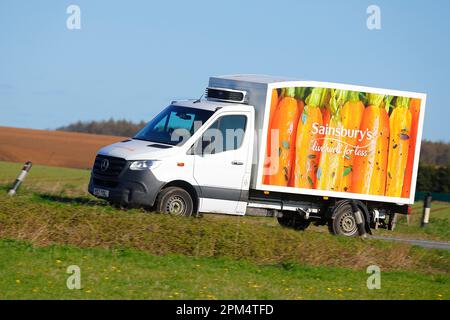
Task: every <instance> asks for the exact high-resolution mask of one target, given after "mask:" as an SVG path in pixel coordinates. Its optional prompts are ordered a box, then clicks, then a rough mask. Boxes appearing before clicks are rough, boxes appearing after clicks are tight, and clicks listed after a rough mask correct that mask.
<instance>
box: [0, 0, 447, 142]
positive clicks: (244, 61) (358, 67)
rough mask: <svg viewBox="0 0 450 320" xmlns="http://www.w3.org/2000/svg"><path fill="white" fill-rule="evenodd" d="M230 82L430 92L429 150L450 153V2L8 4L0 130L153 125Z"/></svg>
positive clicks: (4, 4)
mask: <svg viewBox="0 0 450 320" xmlns="http://www.w3.org/2000/svg"><path fill="white" fill-rule="evenodd" d="M70 4H76V5H79V6H80V8H81V30H73V31H70V30H68V29H67V28H66V19H67V17H68V15H67V13H66V8H67V7H68V6H69V5H70ZM371 4H376V5H378V6H379V7H380V8H381V23H382V29H381V30H374V31H370V30H368V29H367V27H366V19H367V14H366V9H367V7H368V6H369V5H371ZM233 73H261V74H271V75H281V76H288V77H294V78H303V79H311V80H320V81H330V82H341V83H349V84H357V85H366V86H374V87H381V88H391V89H398V90H407V91H418V92H425V93H427V94H428V103H427V112H426V115H425V127H424V138H426V139H431V140H444V141H450V125H449V122H448V121H449V119H450V105H449V101H450V99H449V95H450V90H449V89H450V86H449V85H450V84H449V80H448V79H449V74H450V1H447V0H441V1H439V0H433V1H406V0H403V1H400V0H389V1H380V0H371V1H364V0H341V1H336V0H330V1H318V0H315V1H283V0H278V1H242V0H241V1H238V0H236V1H235V0H227V1H222V2H214V1H194V0H190V1H158V2H156V1H100V0H96V1H84V0H83V1H82V0H71V1H56V0H55V1H50V0H46V1H44V0H42V1H23V0H1V1H0V125H4V126H17V127H30V128H37V129H44V128H51V129H53V128H56V127H58V126H61V125H65V124H68V123H71V122H74V121H77V120H100V119H107V118H110V117H113V118H116V119H119V118H125V119H129V120H135V121H138V120H149V119H150V118H151V117H152V116H153V115H154V114H155V113H156V112H158V111H159V110H160V109H161V108H162V107H163V106H165V105H167V104H168V103H169V102H170V101H171V100H172V99H180V98H196V97H199V96H200V95H201V94H202V93H203V91H204V89H205V87H206V85H207V80H208V77H209V76H210V75H220V74H233Z"/></svg>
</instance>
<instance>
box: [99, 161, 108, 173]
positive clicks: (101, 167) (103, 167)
mask: <svg viewBox="0 0 450 320" xmlns="http://www.w3.org/2000/svg"><path fill="white" fill-rule="evenodd" d="M108 167H109V160H108V159H103V160H102V163H101V165H100V169H101V170H102V171H106V170H108Z"/></svg>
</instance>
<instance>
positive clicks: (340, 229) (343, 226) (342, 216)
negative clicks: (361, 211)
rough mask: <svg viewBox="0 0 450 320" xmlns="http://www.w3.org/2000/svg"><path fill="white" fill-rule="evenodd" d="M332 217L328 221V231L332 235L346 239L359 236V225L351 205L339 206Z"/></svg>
mask: <svg viewBox="0 0 450 320" xmlns="http://www.w3.org/2000/svg"><path fill="white" fill-rule="evenodd" d="M332 217H333V218H331V219H330V220H329V221H328V230H329V231H330V233H331V234H334V235H341V236H346V237H357V236H359V232H358V225H357V224H356V218H355V215H354V213H353V210H352V206H351V204H350V203H344V204H341V205H337V206H336V207H335V209H334V212H333V214H332ZM363 219H364V217H363Z"/></svg>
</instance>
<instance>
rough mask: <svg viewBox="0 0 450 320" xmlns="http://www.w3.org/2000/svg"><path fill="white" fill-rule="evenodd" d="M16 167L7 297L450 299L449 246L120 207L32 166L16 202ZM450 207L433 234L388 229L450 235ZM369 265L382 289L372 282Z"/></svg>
mask: <svg viewBox="0 0 450 320" xmlns="http://www.w3.org/2000/svg"><path fill="white" fill-rule="evenodd" d="M20 168H21V165H20V164H11V163H6V162H0V239H14V240H0V257H2V258H0V277H1V278H0V298H2V297H3V298H155V299H157V298H163V299H165V298H170V299H172V298H180V299H181V298H182V299H187V298H193V299H196V298H207V299H212V298H219V299H225V298H239V299H248V298H252V299H259V298H275V299H293V298H303V299H316V298H322V299H340V298H342V299H357V298H367V299H380V298H383V299H406V298H420V299H421V298H427V299H435V298H444V299H448V287H449V286H448V272H449V270H450V252H448V251H442V250H428V249H423V248H419V247H414V246H410V245H408V244H403V243H396V242H387V241H381V240H374V239H370V240H363V239H359V238H351V239H349V238H344V237H335V236H331V235H329V234H328V232H327V230H326V228H325V227H311V228H309V229H308V230H307V231H306V232H297V231H294V230H288V229H284V228H281V227H280V226H279V225H278V223H277V221H276V219H271V218H257V217H237V216H223V215H204V216H203V217H201V218H199V219H195V218H183V217H172V216H168V215H162V214H151V213H148V212H146V211H144V210H140V209H133V210H118V209H116V208H114V207H111V206H109V205H107V204H106V202H104V201H101V200H97V199H96V198H94V197H92V196H90V195H88V194H87V191H86V186H87V182H88V179H89V171H87V170H77V169H64V168H52V167H45V166H34V167H33V169H32V171H31V172H30V174H29V176H28V177H27V179H26V181H25V183H24V185H23V187H22V188H21V189H20V190H19V193H18V194H17V195H16V196H15V197H8V196H6V190H7V185H8V184H9V183H11V182H12V181H13V180H14V179H15V177H16V175H17V173H18V172H19V170H20ZM447 205H448V204H444V203H436V204H435V205H434V208H435V209H436V210H437V211H436V213H435V214H433V212H432V220H431V223H430V226H429V227H428V228H427V229H425V230H424V229H420V228H415V227H414V225H417V221H416V220H413V219H417V217H419V215H418V214H419V213H417V215H413V216H412V217H411V220H410V224H411V226H409V227H407V226H406V225H405V223H404V221H402V220H400V221H399V228H398V229H399V232H389V235H393V236H398V235H402V236H405V237H414V238H435V239H444V240H445V239H448V222H449V221H448V216H449V212H448V209H446V206H447ZM442 208H444V209H443V210H441V209H442ZM415 212H420V204H417V205H416V208H415ZM440 220H442V222H438V223H436V221H440ZM382 232H383V231H381V230H379V231H377V233H382ZM17 240H18V241H19V242H17ZM57 260H58V261H61V262H59V263H58V262H57ZM69 264H77V265H79V266H80V267H81V268H82V273H83V276H82V277H83V279H84V280H82V283H83V290H81V291H71V290H68V289H67V288H66V287H65V279H66V278H67V274H65V268H66V267H67V266H68V265H69ZM372 264H375V265H378V266H380V267H381V270H382V271H383V279H384V280H382V281H383V284H382V288H383V289H382V290H376V291H370V290H367V288H366V287H365V281H366V279H367V275H366V274H365V270H366V268H367V266H369V265H372ZM30 266H31V267H30ZM198 266H200V267H198ZM113 267H114V268H113ZM117 270H120V272H119V271H117ZM226 270H228V271H226ZM105 277H107V278H108V279H106V278H105ZM16 280H20V281H17V282H19V283H16ZM283 280H284V281H283ZM414 286H416V287H417V289H415V287H414ZM205 288H206V289H205ZM328 288H329V289H328ZM348 288H352V289H351V290H348ZM446 288H447V291H445V289H446ZM176 293H177V294H176ZM438 294H441V295H442V296H438Z"/></svg>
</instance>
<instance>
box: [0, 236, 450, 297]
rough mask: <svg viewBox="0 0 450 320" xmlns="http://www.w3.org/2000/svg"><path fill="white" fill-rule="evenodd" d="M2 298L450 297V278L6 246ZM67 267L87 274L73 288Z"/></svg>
mask: <svg viewBox="0 0 450 320" xmlns="http://www.w3.org/2000/svg"><path fill="white" fill-rule="evenodd" d="M0 255H1V256H2V257H8V259H1V260H0V288H1V290H0V299H17V298H19V299H449V296H450V291H449V285H450V279H449V278H450V277H449V276H447V275H432V274H429V275H425V274H418V273H414V272H405V271H401V272H384V271H383V270H382V271H381V289H380V290H369V289H367V286H366V281H367V278H368V276H369V275H368V274H366V271H365V270H359V271H353V270H349V269H343V268H331V267H310V266H305V265H298V264H290V263H283V264H277V265H258V264H255V263H252V262H249V261H235V260H230V259H226V258H205V257H186V256H179V255H165V256H155V255H149V254H146V253H143V252H139V251H136V250H126V249H116V250H104V249H80V248H76V247H71V246H48V247H44V248H36V247H33V246H32V245H30V244H29V243H26V242H18V241H11V240H1V241H0ZM69 265H77V266H79V267H80V269H81V286H82V288H81V289H80V290H76V289H75V290H69V289H68V288H67V287H66V281H67V278H68V277H69V274H67V273H66V270H67V267H68V266H69Z"/></svg>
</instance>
